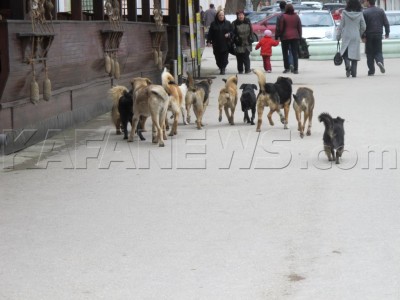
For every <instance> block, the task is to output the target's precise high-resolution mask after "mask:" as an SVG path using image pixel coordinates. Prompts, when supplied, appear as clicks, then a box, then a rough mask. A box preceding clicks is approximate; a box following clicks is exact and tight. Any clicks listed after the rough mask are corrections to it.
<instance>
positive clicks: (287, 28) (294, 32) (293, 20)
mask: <svg viewBox="0 0 400 300" xmlns="http://www.w3.org/2000/svg"><path fill="white" fill-rule="evenodd" d="M279 28H280V33H279V37H280V39H281V41H283V40H298V39H301V36H302V31H301V29H302V28H301V21H300V18H299V16H298V15H297V14H290V15H289V14H283V15H282V17H281V18H280V26H279Z"/></svg>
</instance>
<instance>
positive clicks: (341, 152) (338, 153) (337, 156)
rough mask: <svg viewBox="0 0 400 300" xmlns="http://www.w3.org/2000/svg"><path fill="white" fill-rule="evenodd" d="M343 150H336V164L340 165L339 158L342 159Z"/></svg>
mask: <svg viewBox="0 0 400 300" xmlns="http://www.w3.org/2000/svg"><path fill="white" fill-rule="evenodd" d="M343 150H344V149H343V147H340V148H339V149H337V150H336V164H340V161H339V158H342V154H343Z"/></svg>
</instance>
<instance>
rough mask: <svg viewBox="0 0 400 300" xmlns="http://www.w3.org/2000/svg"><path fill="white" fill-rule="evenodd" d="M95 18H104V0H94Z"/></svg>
mask: <svg viewBox="0 0 400 300" xmlns="http://www.w3.org/2000/svg"><path fill="white" fill-rule="evenodd" d="M93 13H94V16H93V20H104V1H103V0H93Z"/></svg>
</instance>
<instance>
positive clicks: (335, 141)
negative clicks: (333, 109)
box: [318, 113, 344, 164]
mask: <svg viewBox="0 0 400 300" xmlns="http://www.w3.org/2000/svg"><path fill="white" fill-rule="evenodd" d="M318 120H319V121H320V122H323V123H324V125H325V132H324V136H323V138H322V140H323V141H324V150H325V153H326V156H328V159H329V161H333V160H335V161H336V163H337V164H338V163H339V158H341V157H342V153H343V150H344V128H343V123H344V119H342V118H340V117H337V118H335V119H333V118H332V117H331V115H330V114H328V113H322V114H320V115H319V117H318ZM335 150H336V155H335Z"/></svg>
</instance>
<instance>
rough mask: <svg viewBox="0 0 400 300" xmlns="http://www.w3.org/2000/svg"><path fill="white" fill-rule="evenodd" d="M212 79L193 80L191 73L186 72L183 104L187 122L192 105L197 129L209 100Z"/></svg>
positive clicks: (199, 126) (201, 124) (201, 123)
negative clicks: (186, 78) (186, 87)
mask: <svg viewBox="0 0 400 300" xmlns="http://www.w3.org/2000/svg"><path fill="white" fill-rule="evenodd" d="M211 84H212V80H211V79H205V80H202V81H199V82H194V80H193V76H192V74H190V73H188V80H187V86H188V90H187V92H186V97H185V104H186V114H187V119H186V120H187V122H188V123H190V109H191V107H192V105H193V112H194V115H195V116H196V125H197V129H201V128H202V126H204V124H203V116H204V113H205V111H206V108H207V106H208V102H209V99H208V98H209V94H210V89H211Z"/></svg>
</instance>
